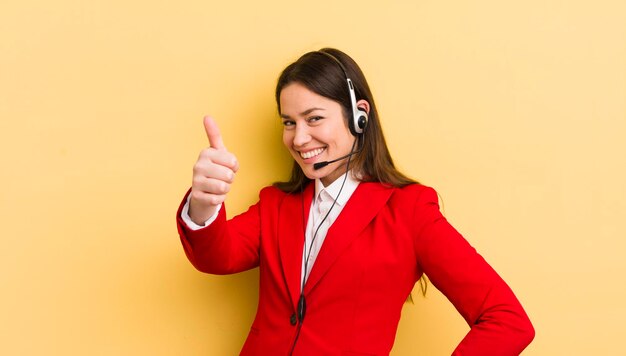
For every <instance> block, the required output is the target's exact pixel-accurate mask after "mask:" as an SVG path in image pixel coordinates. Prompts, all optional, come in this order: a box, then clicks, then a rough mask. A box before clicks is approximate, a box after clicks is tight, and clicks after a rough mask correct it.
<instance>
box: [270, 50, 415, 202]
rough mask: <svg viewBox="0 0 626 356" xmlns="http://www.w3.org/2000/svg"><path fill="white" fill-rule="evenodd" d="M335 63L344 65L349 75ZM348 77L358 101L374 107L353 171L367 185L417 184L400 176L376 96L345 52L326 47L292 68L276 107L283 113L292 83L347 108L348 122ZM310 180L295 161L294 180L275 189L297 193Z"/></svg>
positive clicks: (283, 75) (284, 77) (280, 85)
mask: <svg viewBox="0 0 626 356" xmlns="http://www.w3.org/2000/svg"><path fill="white" fill-rule="evenodd" d="M329 54H330V56H329ZM333 57H334V59H333ZM335 60H337V61H339V62H340V63H341V65H343V67H344V68H345V71H346V73H344V72H343V70H344V69H342V68H341V66H340V65H339V64H338V63H336V61H335ZM346 75H347V76H348V77H349V78H350V79H351V80H352V83H353V85H354V91H355V94H356V100H357V101H358V100H361V99H364V100H366V101H367V102H368V103H369V104H370V111H369V114H368V122H367V127H366V128H365V131H364V132H363V134H361V135H360V136H359V137H358V138H357V140H358V142H357V143H358V146H359V147H360V151H359V152H358V153H357V154H355V155H354V156H353V158H352V160H351V165H352V167H353V169H354V170H355V172H358V173H359V174H360V175H361V181H363V182H380V183H384V184H388V185H390V186H394V187H404V186H406V185H408V184H412V183H417V182H416V181H414V180H413V179H411V178H409V177H407V176H405V175H404V174H402V173H400V172H399V171H398V170H397V169H396V167H395V166H394V164H393V160H392V158H391V155H390V154H389V149H388V148H387V143H386V142H385V136H384V135H383V131H382V128H381V126H380V121H379V119H378V111H377V110H376V104H375V103H374V97H373V96H372V92H371V91H370V88H369V86H368V85H367V81H366V80H365V76H364V75H363V72H362V71H361V68H359V66H358V65H357V64H356V62H355V61H354V60H353V59H352V58H350V56H348V55H347V54H345V53H343V52H342V51H340V50H338V49H334V48H322V49H320V50H319V51H314V52H308V53H306V54H304V55H303V56H302V57H300V58H299V59H298V60H297V61H295V62H294V63H292V64H290V65H288V66H287V68H285V69H284V70H283V72H282V73H281V75H280V77H279V78H278V83H277V84H276V104H277V106H278V112H279V114H280V111H281V109H280V93H281V92H282V90H283V88H284V87H285V86H287V85H288V84H291V83H299V84H302V85H304V86H305V87H306V88H307V89H309V90H311V91H312V92H314V93H316V94H318V95H321V96H323V97H326V98H329V99H331V100H334V101H336V102H337V103H339V104H340V105H341V107H342V109H343V113H344V118H345V119H346V120H348V118H349V117H350V116H351V115H352V107H351V105H352V104H351V101H350V94H349V92H348V87H347V83H346ZM309 181H310V179H309V178H307V177H306V176H305V175H304V172H302V169H301V168H300V166H299V165H298V163H297V162H296V161H295V160H294V162H293V167H292V170H291V178H290V179H289V180H288V181H286V182H276V183H274V186H275V187H277V188H278V189H280V190H282V191H284V192H288V193H293V192H297V191H300V190H301V189H303V188H304V186H306V185H307V183H308V182H309Z"/></svg>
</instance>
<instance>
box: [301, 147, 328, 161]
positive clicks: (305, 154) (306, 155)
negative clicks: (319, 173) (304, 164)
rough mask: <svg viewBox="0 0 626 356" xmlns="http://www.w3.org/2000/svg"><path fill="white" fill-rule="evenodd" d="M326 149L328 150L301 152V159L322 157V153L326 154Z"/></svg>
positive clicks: (318, 149)
mask: <svg viewBox="0 0 626 356" xmlns="http://www.w3.org/2000/svg"><path fill="white" fill-rule="evenodd" d="M325 149H326V148H316V149H314V150H311V151H308V152H300V157H302V158H304V159H309V158H313V157H315V156H318V155H320V154H321V153H322V152H324V150H325Z"/></svg>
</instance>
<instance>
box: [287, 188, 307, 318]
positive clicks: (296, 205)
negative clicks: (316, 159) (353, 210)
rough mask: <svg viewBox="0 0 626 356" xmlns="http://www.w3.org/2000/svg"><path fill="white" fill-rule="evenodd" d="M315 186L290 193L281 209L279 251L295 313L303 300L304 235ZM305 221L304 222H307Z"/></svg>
mask: <svg viewBox="0 0 626 356" xmlns="http://www.w3.org/2000/svg"><path fill="white" fill-rule="evenodd" d="M314 188H315V184H309V185H307V187H306V188H305V189H304V192H303V194H288V195H286V196H285V200H284V201H283V203H282V204H281V205H280V207H279V211H278V218H279V221H280V222H279V225H278V249H279V255H280V261H281V264H282V268H283V276H284V278H285V282H286V284H287V290H288V292H289V295H290V296H291V302H292V303H293V307H294V310H295V308H296V306H297V304H298V299H299V298H300V287H301V283H302V282H301V280H302V277H301V274H302V253H303V249H304V233H305V229H306V224H307V223H308V220H309V210H310V209H311V201H312V200H313V191H314V190H315V189H314ZM303 220H304V221H303Z"/></svg>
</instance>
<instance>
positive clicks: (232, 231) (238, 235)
mask: <svg viewBox="0 0 626 356" xmlns="http://www.w3.org/2000/svg"><path fill="white" fill-rule="evenodd" d="M189 193H190V192H187V194H186V195H185V197H184V198H183V201H182V203H181V205H180V207H179V208H178V212H177V214H176V223H177V226H178V234H179V235H180V241H181V243H182V245H183V249H184V250H185V254H186V255H187V258H188V259H189V261H190V262H191V264H192V265H193V266H194V267H195V268H196V269H198V270H199V271H201V272H206V273H212V274H230V273H237V272H241V271H245V270H248V269H251V268H254V267H257V266H258V265H259V245H260V235H261V232H260V231H261V224H260V217H259V214H260V202H259V203H256V204H255V205H252V206H251V207H250V208H248V211H246V212H244V213H242V214H240V215H237V216H235V217H234V218H232V219H231V220H229V221H226V206H225V205H222V208H221V209H220V212H219V214H218V216H217V218H216V219H215V221H213V222H212V223H211V224H210V225H208V226H206V227H204V228H202V229H199V230H192V229H189V228H188V227H187V225H186V224H185V222H184V221H183V219H182V217H181V212H182V208H183V206H184V205H185V202H186V201H187V195H189Z"/></svg>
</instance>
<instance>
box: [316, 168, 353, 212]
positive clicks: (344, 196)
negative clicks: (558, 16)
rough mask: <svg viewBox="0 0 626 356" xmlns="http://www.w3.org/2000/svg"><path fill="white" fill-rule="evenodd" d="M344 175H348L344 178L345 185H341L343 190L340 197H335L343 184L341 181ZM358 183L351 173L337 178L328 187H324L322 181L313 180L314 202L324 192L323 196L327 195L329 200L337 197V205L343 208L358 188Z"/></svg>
mask: <svg viewBox="0 0 626 356" xmlns="http://www.w3.org/2000/svg"><path fill="white" fill-rule="evenodd" d="M348 173H349V174H348ZM346 174H348V177H346V183H345V184H344V185H343V189H342V190H341V195H340V196H339V197H337V194H338V193H339V190H340V189H341V184H342V183H343V179H344V177H345V175H346ZM359 183H360V181H359V180H358V179H357V178H355V177H354V175H353V173H352V171H350V172H347V173H344V174H342V175H341V176H339V178H337V179H335V181H334V182H332V183H331V184H329V185H328V187H324V184H323V183H322V181H321V180H319V179H316V180H315V200H316V201H317V198H319V195H320V194H321V193H322V192H325V193H324V194H325V195H326V194H327V195H328V196H330V197H331V198H330V199H335V197H337V204H338V205H340V206H344V205H345V204H346V202H347V201H348V199H350V197H351V196H352V193H354V191H355V190H356V188H357V187H358V186H359Z"/></svg>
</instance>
